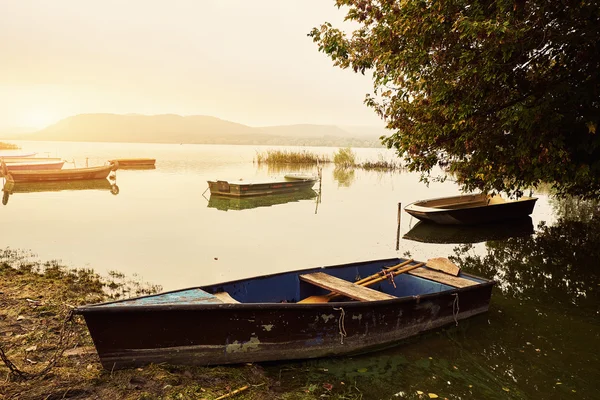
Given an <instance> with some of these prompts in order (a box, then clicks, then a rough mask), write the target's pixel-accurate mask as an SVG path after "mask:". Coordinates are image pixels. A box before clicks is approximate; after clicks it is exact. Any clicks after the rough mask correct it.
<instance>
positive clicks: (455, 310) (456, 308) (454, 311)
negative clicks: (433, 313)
mask: <svg viewBox="0 0 600 400" xmlns="http://www.w3.org/2000/svg"><path fill="white" fill-rule="evenodd" d="M452 296H454V301H453V302H452V315H453V316H454V322H456V326H458V312H459V311H460V307H459V305H458V293H452Z"/></svg>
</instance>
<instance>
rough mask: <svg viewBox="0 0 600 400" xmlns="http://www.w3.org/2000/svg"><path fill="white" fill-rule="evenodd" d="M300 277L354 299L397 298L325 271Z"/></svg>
mask: <svg viewBox="0 0 600 400" xmlns="http://www.w3.org/2000/svg"><path fill="white" fill-rule="evenodd" d="M300 279H301V280H303V281H304V282H308V283H312V284H313V285H315V286H319V287H322V288H323V289H328V290H331V291H334V292H336V293H339V294H342V295H344V296H347V297H350V298H351V299H354V300H360V301H375V300H390V299H395V298H397V297H395V296H392V295H389V294H386V293H382V292H379V291H377V290H373V289H369V288H368V287H365V286H360V285H356V284H354V283H352V282H348V281H345V280H343V279H340V278H336V277H335V276H331V275H328V274H326V273H324V272H315V273H312V274H304V275H300Z"/></svg>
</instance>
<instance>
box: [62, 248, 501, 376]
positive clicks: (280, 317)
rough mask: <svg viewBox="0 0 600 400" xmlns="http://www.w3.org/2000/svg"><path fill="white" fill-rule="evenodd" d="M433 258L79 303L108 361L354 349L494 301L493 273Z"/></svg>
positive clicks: (299, 355) (454, 319)
mask: <svg viewBox="0 0 600 400" xmlns="http://www.w3.org/2000/svg"><path fill="white" fill-rule="evenodd" d="M434 260H440V259H434ZM434 260H429V261H428V262H427V263H426V266H424V263H417V262H415V261H413V260H406V259H398V258H394V259H387V260H374V261H365V262H357V263H352V264H345V265H338V266H331V267H324V268H311V269H304V270H298V271H292V272H284V273H279V274H274V275H265V276H258V277H254V278H248V279H242V280H238V281H233V282H224V283H218V284H213V285H208V286H201V287H192V288H189V289H183V290H176V291H172V292H166V293H160V294H155V295H150V296H143V297H137V298H132V299H127V300H120V301H113V302H108V303H101V304H93V305H87V306H80V307H77V308H76V309H75V310H74V311H75V313H76V314H80V315H83V317H84V318H85V322H86V324H87V327H88V329H89V331H90V334H91V336H92V340H93V341H94V345H95V347H96V350H97V351H98V355H99V357H100V362H101V363H102V366H103V367H104V368H105V369H107V370H113V369H119V368H129V367H137V366H142V365H145V364H149V363H156V364H159V363H168V364H192V365H202V366H206V365H214V364H238V363H246V362H261V361H272V360H290V359H306V358H316V357H325V356H338V355H345V354H353V353H358V352H366V351H372V350H376V349H379V348H382V347H385V346H389V345H391V344H393V343H395V342H397V341H399V340H401V339H404V338H407V337H410V336H414V335H417V334H419V333H421V332H424V331H427V330H431V329H436V328H439V327H442V326H444V325H448V324H454V323H458V321H460V320H462V319H465V318H468V317H471V316H474V315H476V314H480V313H484V312H486V311H487V310H488V307H489V303H490V297H491V294H492V287H493V285H494V281H492V280H489V279H485V278H480V277H477V276H474V275H470V274H466V273H464V272H461V271H460V269H459V268H458V267H456V266H455V265H454V267H455V268H456V271H454V272H452V271H451V270H448V269H446V271H448V272H440V267H439V264H437V265H438V266H437V267H436V265H435V264H433V263H431V264H430V262H433V261H434ZM445 261H447V262H448V263H449V264H451V263H450V262H449V261H448V260H445ZM450 267H451V266H450ZM361 278H362V279H361Z"/></svg>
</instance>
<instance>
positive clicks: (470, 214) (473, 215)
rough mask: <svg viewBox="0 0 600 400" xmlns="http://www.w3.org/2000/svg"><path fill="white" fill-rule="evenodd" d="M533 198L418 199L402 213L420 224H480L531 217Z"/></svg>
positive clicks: (465, 197)
mask: <svg viewBox="0 0 600 400" xmlns="http://www.w3.org/2000/svg"><path fill="white" fill-rule="evenodd" d="M536 201H537V198H535V197H521V198H520V199H518V200H505V199H503V198H502V196H500V195H487V194H485V193H479V194H467V195H461V196H453V197H440V198H436V199H429V200H420V201H416V202H414V203H411V204H409V205H407V206H406V207H405V208H404V211H406V212H407V213H409V214H410V215H412V216H413V217H415V218H418V219H420V220H422V221H431V222H435V223H438V224H454V225H460V224H465V225H469V224H481V223H489V222H496V221H504V220H508V219H515V218H523V217H527V216H528V215H531V213H532V212H533V207H534V206H535V202H536Z"/></svg>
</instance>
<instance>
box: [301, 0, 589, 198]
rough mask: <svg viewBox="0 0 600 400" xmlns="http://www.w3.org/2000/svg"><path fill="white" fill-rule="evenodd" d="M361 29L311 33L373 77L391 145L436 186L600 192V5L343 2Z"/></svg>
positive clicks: (374, 99)
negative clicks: (453, 181)
mask: <svg viewBox="0 0 600 400" xmlns="http://www.w3.org/2000/svg"><path fill="white" fill-rule="evenodd" d="M336 4H337V6H338V7H344V9H345V10H346V12H347V15H346V20H349V21H352V22H353V23H354V24H358V27H357V28H356V29H355V30H354V31H353V32H352V33H351V34H346V33H344V32H343V31H341V30H339V29H337V28H334V27H333V26H332V25H331V24H329V23H324V24H323V25H321V27H319V28H314V29H313V30H312V31H311V33H310V34H309V36H311V37H312V38H313V40H314V41H315V42H316V43H317V44H318V45H319V50H320V51H322V52H324V53H326V54H327V55H328V56H329V57H331V59H332V60H333V61H334V65H336V66H339V67H341V68H352V69H353V70H354V71H355V72H360V73H363V74H364V73H365V72H366V71H372V74H373V81H374V94H373V95H367V98H366V100H365V102H366V103H367V104H368V105H369V106H371V107H373V108H374V109H375V110H376V112H377V113H378V114H379V115H380V116H381V117H382V118H383V119H384V120H385V121H386V123H387V128H388V129H390V130H391V131H392V132H393V133H392V134H391V135H390V136H387V137H383V138H382V140H383V142H384V144H386V145H387V146H388V147H389V148H395V149H396V150H397V152H398V154H399V156H401V157H403V158H404V160H405V162H406V164H407V167H408V168H409V170H412V171H420V172H421V173H422V174H423V179H424V180H426V181H427V180H428V179H431V176H432V175H431V172H432V170H433V168H434V167H435V166H439V167H441V168H442V169H443V170H445V171H447V172H449V173H452V174H454V175H455V176H456V177H457V179H458V181H459V183H460V184H461V185H462V186H463V187H464V189H466V190H473V189H481V190H487V191H494V190H495V191H506V192H508V193H510V194H520V193H521V191H522V190H523V189H524V188H526V187H529V186H535V185H537V184H539V183H540V182H549V183H552V184H553V185H554V187H555V189H557V191H558V192H559V193H560V194H574V195H581V196H584V197H597V196H599V195H600V129H598V122H599V119H600V83H599V71H600V7H599V4H598V1H597V0H584V1H582V0H562V1H542V0H534V1H528V0H488V1H478V0H445V1H444V0H441V1H436V0H336Z"/></svg>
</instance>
